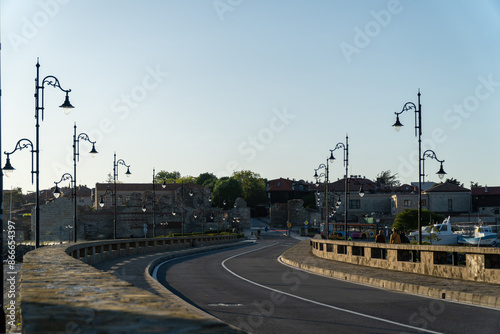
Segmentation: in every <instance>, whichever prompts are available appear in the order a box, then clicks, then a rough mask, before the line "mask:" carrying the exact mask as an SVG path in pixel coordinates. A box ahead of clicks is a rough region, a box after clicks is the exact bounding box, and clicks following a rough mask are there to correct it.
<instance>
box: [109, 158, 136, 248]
mask: <svg viewBox="0 0 500 334" xmlns="http://www.w3.org/2000/svg"><path fill="white" fill-rule="evenodd" d="M118 165H122V166H125V167H127V171H126V172H125V175H126V176H127V177H130V175H131V174H132V173H130V165H127V164H126V163H125V161H124V160H123V159H119V160H118V161H117V160H116V152H115V153H114V160H113V184H114V189H115V193H114V195H115V213H114V222H113V239H116V206H117V203H118V201H117V198H116V181H118Z"/></svg>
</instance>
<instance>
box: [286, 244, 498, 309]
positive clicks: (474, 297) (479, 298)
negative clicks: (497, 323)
mask: <svg viewBox="0 0 500 334" xmlns="http://www.w3.org/2000/svg"><path fill="white" fill-rule="evenodd" d="M285 254H286V252H285V253H283V254H282V255H281V256H280V260H281V261H282V262H283V263H286V264H288V265H290V266H292V267H296V268H298V269H302V270H305V271H309V272H311V273H315V274H320V275H324V276H328V277H332V278H336V279H339V280H345V281H350V282H354V283H361V284H366V285H370V286H374V287H377V288H382V289H387V290H392V291H399V292H404V293H410V294H414V295H420V296H426V297H431V298H436V299H444V300H449V301H454V302H460V303H465V304H472V305H478V306H484V307H491V308H496V309H500V298H499V297H496V296H488V295H481V294H476V293H469V292H459V291H452V290H446V289H440V288H432V287H428V286H423V285H418V284H409V283H401V282H394V281H390V280H384V279H378V278H373V277H366V276H360V275H352V274H349V273H346V272H339V271H334V270H330V269H325V268H321V267H317V266H313V265H308V264H304V263H299V262H297V261H294V260H291V259H288V258H286V255H285Z"/></svg>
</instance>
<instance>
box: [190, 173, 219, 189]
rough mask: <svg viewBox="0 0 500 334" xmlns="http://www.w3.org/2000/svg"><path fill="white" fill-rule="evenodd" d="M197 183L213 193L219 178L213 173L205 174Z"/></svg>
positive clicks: (201, 175) (198, 178)
mask: <svg viewBox="0 0 500 334" xmlns="http://www.w3.org/2000/svg"><path fill="white" fill-rule="evenodd" d="M195 182H196V183H197V184H199V185H200V186H204V187H207V188H209V189H210V191H213V190H214V187H215V183H216V182H217V176H215V175H214V174H212V173H203V174H200V175H199V176H198V177H197V178H196V181H195Z"/></svg>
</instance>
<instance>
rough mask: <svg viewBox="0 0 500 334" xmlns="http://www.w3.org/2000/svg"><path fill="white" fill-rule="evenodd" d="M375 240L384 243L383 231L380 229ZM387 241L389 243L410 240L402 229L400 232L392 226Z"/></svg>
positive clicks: (406, 242)
mask: <svg viewBox="0 0 500 334" xmlns="http://www.w3.org/2000/svg"><path fill="white" fill-rule="evenodd" d="M375 242H376V243H383V244H385V236H384V231H382V230H379V231H378V234H377V235H376V236H375ZM389 243H391V244H409V243H410V240H409V239H408V237H407V236H406V234H405V232H404V231H401V233H398V231H397V230H396V229H395V228H393V229H392V234H391V237H390V239H389Z"/></svg>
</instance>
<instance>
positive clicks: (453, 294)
mask: <svg viewBox="0 0 500 334" xmlns="http://www.w3.org/2000/svg"><path fill="white" fill-rule="evenodd" d="M281 258H282V260H283V262H285V263H287V264H290V265H292V266H295V267H298V268H301V269H304V270H308V271H312V272H315V273H319V274H323V275H326V276H331V277H335V278H338V279H342V280H348V281H352V282H357V283H363V284H367V285H372V286H376V287H380V288H385V289H388V290H394V291H401V292H406V293H412V294H418V295H424V296H429V297H434V298H440V299H447V300H453V301H457V302H463V303H468V304H475V305H481V306H487V307H492V308H498V309H500V284H489V283H479V282H472V281H464V280H454V279H447V278H439V277H433V276H426V275H420V274H412V273H405V272H400V271H393V270H385V269H378V268H371V267H365V266H358V265H355V264H349V263H343V262H337V261H331V260H326V259H322V258H318V257H316V256H314V255H313V254H312V251H311V246H310V244H309V240H304V241H301V242H300V243H299V244H298V245H297V246H295V247H293V248H291V249H289V250H288V251H286V252H285V253H284V254H283V255H282V257H281Z"/></svg>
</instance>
